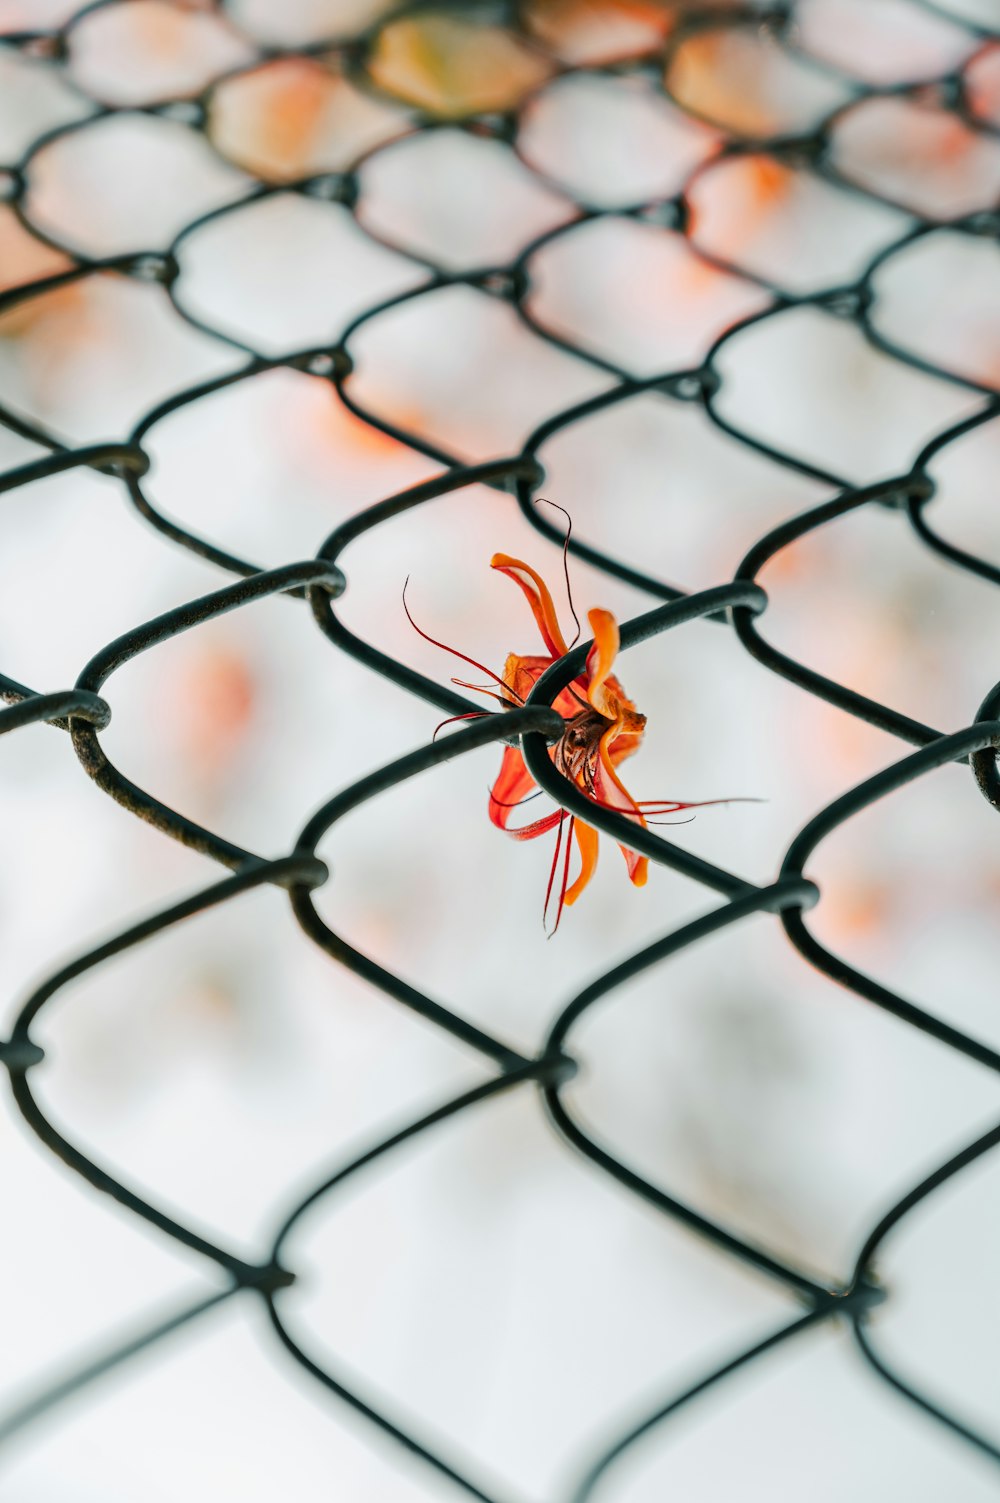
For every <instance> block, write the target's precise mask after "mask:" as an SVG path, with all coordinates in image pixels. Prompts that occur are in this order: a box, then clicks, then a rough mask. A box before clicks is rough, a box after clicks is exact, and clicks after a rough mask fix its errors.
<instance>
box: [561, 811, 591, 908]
mask: <svg viewBox="0 0 1000 1503" xmlns="http://www.w3.org/2000/svg"><path fill="white" fill-rule="evenodd" d="M573 833H574V834H575V836H576V843H577V845H578V846H579V847H580V862H581V865H580V871H579V873H578V875H577V878H576V881H575V882H574V883H573V885H572V887H570V888H568V889H567V891H566V896H565V898H564V899H563V902H564V903H575V902H576V900H577V898H578V897H579V896H580V894H581V892H582V891H583V889H584V888H585V887H586V885H587V883H588V882H589V881H590V879H591V877H592V876H593V875H594V868H595V867H596V866H597V845H598V839H597V831H596V830H594V829H591V827H590V825H585V824H583V823H582V822H581V821H580V820H579V819H578V820H575V821H574V824H573Z"/></svg>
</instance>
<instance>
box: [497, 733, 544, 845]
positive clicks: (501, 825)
mask: <svg viewBox="0 0 1000 1503" xmlns="http://www.w3.org/2000/svg"><path fill="white" fill-rule="evenodd" d="M534 786H535V780H534V778H533V777H532V776H531V773H530V772H529V771H528V769H527V767H526V766H525V765H524V758H523V757H522V756H521V753H520V751H519V750H518V748H517V747H516V746H505V747H504V753H503V761H502V762H501V763H500V773H499V776H498V777H497V780H496V782H495V783H494V784H493V787H492V788H491V789H490V819H491V820H492V821H493V823H494V824H495V825H496V826H497V828H498V829H500V830H506V828H507V821H508V820H509V819H510V816H511V815H512V814H513V812H514V810H513V805H514V804H518V803H520V801H521V799H523V798H524V797H525V795H526V794H529V793H530V792H531V790H532V788H534Z"/></svg>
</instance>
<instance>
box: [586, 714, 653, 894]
mask: <svg viewBox="0 0 1000 1503" xmlns="http://www.w3.org/2000/svg"><path fill="white" fill-rule="evenodd" d="M617 734H618V722H616V723H615V724H614V725H613V726H611V727H610V728H609V729H608V730H606V731H605V732H604V735H603V736H602V737H601V743H600V747H599V750H598V757H597V763H596V766H595V767H594V788H595V790H596V792H597V796H598V798H600V799H602V800H603V801H604V802H605V803H606V804H610V805H611V806H612V808H614V809H617V810H618V812H619V813H620V814H624V815H625V816H626V818H628V819H632V820H634V821H635V823H636V824H638V825H641V826H642V828H643V829H645V828H646V821H645V819H644V818H643V815H642V810H641V809H640V808H639V806H638V804H637V803H636V802H635V800H634V799H633V797H632V795H631V794H630V793H629V791H628V789H627V788H626V787H625V786H624V784H623V783H622V781H621V779H620V778H619V776H618V774H617V773H616V772H615V769H614V764H613V763H612V760H611V751H610V747H611V745H612V744H613V742H614V738H615V736H616V735H617ZM619 849H620V850H621V853H622V855H623V856H624V857H625V862H626V864H627V866H628V874H629V876H630V877H631V878H632V882H633V885H634V886H636V887H642V886H644V884H645V881H646V877H647V874H648V868H649V861H648V858H647V857H645V856H640V855H639V853H638V852H637V851H632V850H629V848H628V846H626V845H622V846H620V847H619Z"/></svg>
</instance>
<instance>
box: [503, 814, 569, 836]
mask: <svg viewBox="0 0 1000 1503" xmlns="http://www.w3.org/2000/svg"><path fill="white" fill-rule="evenodd" d="M565 818H566V811H565V809H554V810H553V811H552V813H551V814H543V816H542V818H541V819H533V820H532V822H531V824H530V825H519V826H518V827H517V829H516V830H508V829H507V828H506V826H505V827H504V830H505V833H506V834H507V835H509V836H510V838H511V839H512V840H537V838H538V836H539V835H545V834H547V833H548V831H549V830H554V829H555V827H556V825H558V824H562V822H563V820H564V819H565Z"/></svg>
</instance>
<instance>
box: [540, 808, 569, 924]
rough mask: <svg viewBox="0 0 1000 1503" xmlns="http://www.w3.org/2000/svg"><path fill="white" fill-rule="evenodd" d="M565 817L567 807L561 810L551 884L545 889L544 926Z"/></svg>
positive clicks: (550, 877) (557, 863)
mask: <svg viewBox="0 0 1000 1503" xmlns="http://www.w3.org/2000/svg"><path fill="white" fill-rule="evenodd" d="M565 818H566V811H565V809H563V810H561V811H560V816H559V827H558V828H559V833H558V836H557V837H556V850H555V855H554V856H553V857H552V868H551V870H550V872H549V885H548V886H547V887H546V889H545V906H544V908H543V909H542V924H543V926H544V924H545V920H546V918H547V917H548V912H549V899H550V898H551V896H552V884H553V883H554V882H555V880H556V867H557V866H558V865H559V850H560V847H561V846H562V838H563V820H564V819H565Z"/></svg>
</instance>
